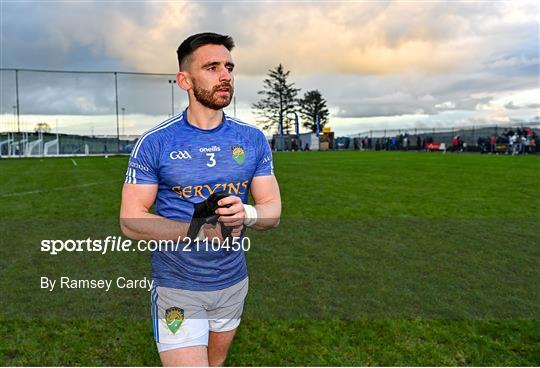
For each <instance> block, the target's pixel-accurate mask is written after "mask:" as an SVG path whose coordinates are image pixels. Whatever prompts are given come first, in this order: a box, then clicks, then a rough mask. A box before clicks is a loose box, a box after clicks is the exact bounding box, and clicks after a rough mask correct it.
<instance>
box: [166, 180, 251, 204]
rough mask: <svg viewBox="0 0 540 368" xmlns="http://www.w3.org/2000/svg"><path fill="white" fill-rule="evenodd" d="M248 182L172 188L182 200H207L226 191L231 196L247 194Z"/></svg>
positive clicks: (176, 186)
mask: <svg viewBox="0 0 540 368" xmlns="http://www.w3.org/2000/svg"><path fill="white" fill-rule="evenodd" d="M248 183H249V181H248V180H244V181H242V182H240V181H239V182H236V183H218V184H214V185H212V186H210V185H208V184H204V185H186V186H185V187H182V186H181V185H175V186H174V187H172V188H171V189H172V191H173V192H175V193H176V194H178V195H179V196H180V197H182V198H192V197H201V198H203V199H206V198H208V197H210V196H211V195H212V193H214V192H219V191H222V190H223V191H225V192H227V193H229V194H230V195H238V194H245V193H246V192H247V189H248Z"/></svg>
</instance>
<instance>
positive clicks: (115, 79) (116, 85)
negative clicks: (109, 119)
mask: <svg viewBox="0 0 540 368" xmlns="http://www.w3.org/2000/svg"><path fill="white" fill-rule="evenodd" d="M114 92H115V97H116V145H117V148H116V149H117V151H118V152H120V123H119V119H118V73H117V72H114Z"/></svg>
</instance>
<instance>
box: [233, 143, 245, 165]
mask: <svg viewBox="0 0 540 368" xmlns="http://www.w3.org/2000/svg"><path fill="white" fill-rule="evenodd" d="M232 157H233V158H234V161H236V163H237V164H238V165H242V164H243V163H244V160H245V158H246V152H245V151H244V148H243V147H242V146H240V145H236V146H233V147H232Z"/></svg>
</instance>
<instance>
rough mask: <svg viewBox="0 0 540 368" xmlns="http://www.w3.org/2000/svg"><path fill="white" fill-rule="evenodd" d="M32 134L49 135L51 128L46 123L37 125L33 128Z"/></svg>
mask: <svg viewBox="0 0 540 368" xmlns="http://www.w3.org/2000/svg"><path fill="white" fill-rule="evenodd" d="M34 132H36V133H39V132H41V133H50V132H51V127H50V126H49V124H47V123H37V124H36V126H35V128H34Z"/></svg>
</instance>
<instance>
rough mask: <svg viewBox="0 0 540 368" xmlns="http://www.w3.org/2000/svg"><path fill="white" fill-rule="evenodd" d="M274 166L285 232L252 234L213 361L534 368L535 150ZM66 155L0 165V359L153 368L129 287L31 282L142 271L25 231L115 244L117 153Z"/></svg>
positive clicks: (318, 158) (318, 155) (140, 302)
mask: <svg viewBox="0 0 540 368" xmlns="http://www.w3.org/2000/svg"><path fill="white" fill-rule="evenodd" d="M274 158H275V171H276V176H277V177H278V181H279V183H280V187H281V192H282V201H283V216H282V224H281V225H280V227H279V228H278V229H274V230H272V231H270V232H266V233H255V232H251V233H250V234H249V236H250V237H251V238H252V248H251V250H250V251H249V252H248V253H247V260H248V267H249V269H250V295H249V297H248V300H247V303H246V307H245V314H244V322H243V323H242V325H241V327H240V328H239V331H238V335H237V338H236V341H235V343H234V344H233V347H232V350H231V352H230V356H229V358H228V361H227V364H228V365H256V366H257V365H318V366H321V365H512V366H516V365H538V364H540V354H539V353H538V352H539V351H540V343H539V341H540V332H539V331H540V323H539V322H538V318H539V317H538V316H539V306H540V300H539V298H540V295H539V293H538V285H539V284H540V274H539V271H538V264H539V261H540V250H539V246H538V228H539V226H538V225H540V221H539V220H540V213H539V211H538V208H540V190H539V189H540V158H539V157H534V156H525V157H508V156H491V155H485V156H482V155H468V154H447V155H442V154H428V153H416V152H409V153H400V152H396V153H388V152H305V153H304V152H302V153H301V152H298V153H278V154H276V155H275V157H274ZM74 160H75V163H76V165H75V164H74V162H73V161H72V160H71V159H69V158H61V159H44V160H43V159H23V160H3V161H0V208H2V211H1V213H0V219H1V220H2V226H1V227H2V233H3V234H4V235H3V236H2V238H1V242H2V245H1V247H0V255H1V257H0V270H1V272H2V278H1V280H0V286H1V289H2V301H1V302H0V303H1V304H2V312H1V317H0V318H1V324H0V341H1V343H0V360H1V362H2V364H3V365H159V357H158V355H157V352H156V350H155V346H154V344H153V340H152V329H151V321H150V319H149V316H147V314H149V298H148V294H147V293H145V292H144V291H140V290H139V291H133V292H132V293H117V294H106V293H103V292H102V293H99V292H97V291H92V292H88V291H87V292H84V291H81V292H76V293H75V292H71V291H70V292H67V293H59V294H52V293H48V292H47V291H45V290H40V288H39V277H40V275H43V274H47V275H50V274H54V273H55V272H56V273H58V272H61V273H66V274H69V275H71V274H73V275H77V276H79V277H94V278H97V277H100V276H103V275H110V276H111V277H112V275H115V274H132V275H138V276H139V277H140V276H148V275H149V259H148V256H147V255H144V254H140V253H134V254H129V255H110V256H93V255H88V254H84V255H58V256H50V255H48V254H45V253H42V252H39V240H40V239H45V238H47V239H49V238H55V237H60V236H68V235H72V236H78V238H85V237H86V236H94V237H96V236H98V234H99V235H104V234H107V233H109V232H113V234H114V233H116V234H119V232H118V226H117V217H118V208H119V204H120V190H121V186H122V181H123V175H124V172H125V168H126V164H127V158H126V157H109V158H107V159H105V158H103V157H94V158H75V159H74ZM77 234H79V235H77ZM81 234H83V235H84V236H83V235H81ZM111 295H112V297H111ZM100 311H101V312H102V314H99V312H100ZM107 316H109V318H107ZM45 341H46V342H47V343H46V344H45V343H44V342H45Z"/></svg>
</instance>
